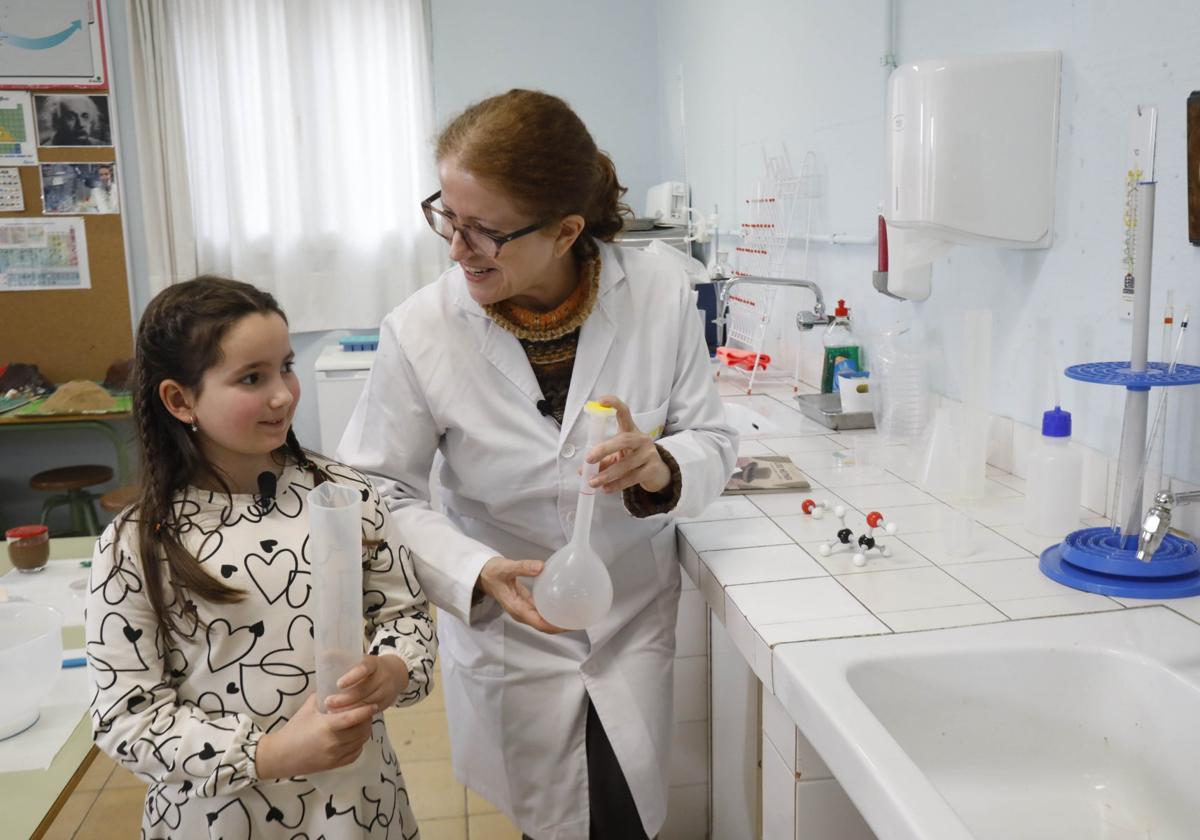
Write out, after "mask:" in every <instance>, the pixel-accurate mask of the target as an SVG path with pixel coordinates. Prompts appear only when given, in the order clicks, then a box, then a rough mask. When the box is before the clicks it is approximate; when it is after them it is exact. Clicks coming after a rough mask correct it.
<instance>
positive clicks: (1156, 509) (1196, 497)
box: [1135, 490, 1200, 563]
mask: <svg viewBox="0 0 1200 840" xmlns="http://www.w3.org/2000/svg"><path fill="white" fill-rule="evenodd" d="M1195 501H1200V490H1190V491H1188V492H1187V493H1172V492H1170V491H1169V490H1160V491H1159V492H1158V493H1157V494H1156V495H1155V497H1154V506H1153V507H1151V508H1150V510H1148V511H1146V517H1145V518H1144V519H1143V520H1142V533H1141V534H1139V535H1138V547H1137V554H1136V555H1135V556H1136V557H1137V559H1138V560H1140V561H1142V562H1143V563H1149V562H1150V558H1151V557H1153V556H1154V552H1156V551H1158V547H1159V546H1161V545H1162V542H1163V539H1164V538H1165V537H1166V536H1167V530H1168V529H1169V528H1170V527H1171V506H1172V505H1175V506H1176V507H1178V506H1179V505H1187V504H1191V503H1192V502H1195Z"/></svg>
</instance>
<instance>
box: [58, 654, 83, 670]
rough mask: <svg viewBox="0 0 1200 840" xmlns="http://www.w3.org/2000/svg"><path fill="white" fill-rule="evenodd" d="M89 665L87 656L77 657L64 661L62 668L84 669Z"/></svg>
mask: <svg viewBox="0 0 1200 840" xmlns="http://www.w3.org/2000/svg"><path fill="white" fill-rule="evenodd" d="M86 664H87V657H86V656H76V657H74V658H72V659H64V660H63V664H62V666H63V667H64V668H82V667H83V666H84V665H86Z"/></svg>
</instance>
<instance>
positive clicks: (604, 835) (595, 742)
mask: <svg viewBox="0 0 1200 840" xmlns="http://www.w3.org/2000/svg"><path fill="white" fill-rule="evenodd" d="M586 743H587V765H588V807H589V808H590V809H591V812H592V819H591V826H590V828H589V831H588V836H589V837H590V838H591V840H649V838H647V837H646V831H645V829H643V828H642V818H641V817H640V816H639V815H638V810H637V805H636V804H635V803H634V801H633V794H632V793H631V792H630V791H629V784H628V783H627V782H626V781H625V774H624V773H622V772H621V765H620V764H619V763H618V762H617V756H616V754H615V753H614V752H613V748H612V744H610V743H609V742H608V736H607V735H605V734H604V727H603V726H602V725H601V724H600V716H599V715H597V714H596V707H595V706H593V705H592V701H591V700H588V707H587V736H586ZM521 836H522V838H523V840H533V838H531V837H530V836H529V835H527V834H523V835H521Z"/></svg>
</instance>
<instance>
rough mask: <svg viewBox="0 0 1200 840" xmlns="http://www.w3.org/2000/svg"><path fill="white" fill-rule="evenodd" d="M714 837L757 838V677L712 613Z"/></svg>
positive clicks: (725, 839) (730, 839) (719, 839)
mask: <svg viewBox="0 0 1200 840" xmlns="http://www.w3.org/2000/svg"><path fill="white" fill-rule="evenodd" d="M709 626H710V632H711V656H712V660H711V674H712V677H711V682H710V685H709V691H710V694H711V699H710V706H709V708H710V710H711V712H710V715H711V716H710V718H709V721H710V724H709V725H710V726H711V739H710V741H711V744H712V806H713V807H712V835H711V836H712V840H746V838H753V837H759V836H760V833H759V827H758V814H759V779H760V773H759V739H760V737H761V735H760V733H761V728H760V724H759V688H760V686H759V682H758V677H756V676H755V675H754V672H753V671H752V670H750V666H749V665H748V664H747V663H746V660H745V659H743V658H742V655H741V653H740V652H738V649H737V648H736V647H735V646H734V644H733V640H732V639H730V638H729V634H728V633H727V632H726V631H725V627H724V626H723V625H722V624H721V622H720V621H718V620H717V619H716V617H715V616H713V615H712V613H711V612H710V613H709Z"/></svg>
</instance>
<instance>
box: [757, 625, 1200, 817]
mask: <svg viewBox="0 0 1200 840" xmlns="http://www.w3.org/2000/svg"><path fill="white" fill-rule="evenodd" d="M776 657H777V658H776V662H775V666H774V667H775V671H774V683H775V689H776V694H777V695H778V696H779V699H780V700H781V702H783V704H784V706H785V707H786V708H787V709H788V711H789V712H790V713H791V715H792V717H793V719H794V720H795V721H796V722H797V723H798V724H799V726H800V728H801V730H802V731H803V732H804V733H805V735H806V736H807V737H808V738H809V740H810V741H812V743H813V745H814V746H816V748H817V750H818V751H819V752H820V753H821V757H822V758H823V759H824V760H825V761H826V763H827V764H828V765H829V767H830V768H831V769H832V770H833V772H834V774H835V775H836V776H837V778H838V780H839V781H840V782H841V784H842V787H843V788H845V790H846V793H847V794H848V795H849V796H850V798H851V799H852V800H854V802H855V804H856V805H857V806H858V809H859V811H860V812H861V813H862V815H863V817H864V818H865V819H866V820H867V822H868V823H869V824H870V826H871V828H872V830H873V831H874V832H875V833H876V835H877V836H878V837H879V838H880V840H894V839H895V840H913V839H914V838H923V840H966V839H967V838H976V840H1002V839H1003V840H1017V839H1018V838H1019V840H1098V839H1099V840H1134V838H1137V839H1138V840H1143V838H1145V840H1190V838H1195V837H1197V836H1200V796H1197V794H1196V790H1197V786H1198V785H1200V625H1198V624H1196V623H1194V622H1192V621H1189V620H1188V619H1186V618H1184V617H1182V616H1180V615H1179V614H1178V613H1175V612H1174V611H1172V610H1169V609H1167V608H1166V607H1162V606H1153V607H1141V608H1135V609H1125V610H1116V611H1112V612H1104V613H1094V614H1089V615H1075V616H1063V617H1055V618H1045V619H1032V620H1028V621H1013V622H1005V623H1000V624H989V625H983V626H979V627H964V628H958V629H953V630H938V631H932V632H921V633H905V634H897V635H893V636H877V637H869V638H861V639H846V640H836V641H829V642H806V643H800V644H792V645H786V646H783V647H782V648H777V649H776Z"/></svg>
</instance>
